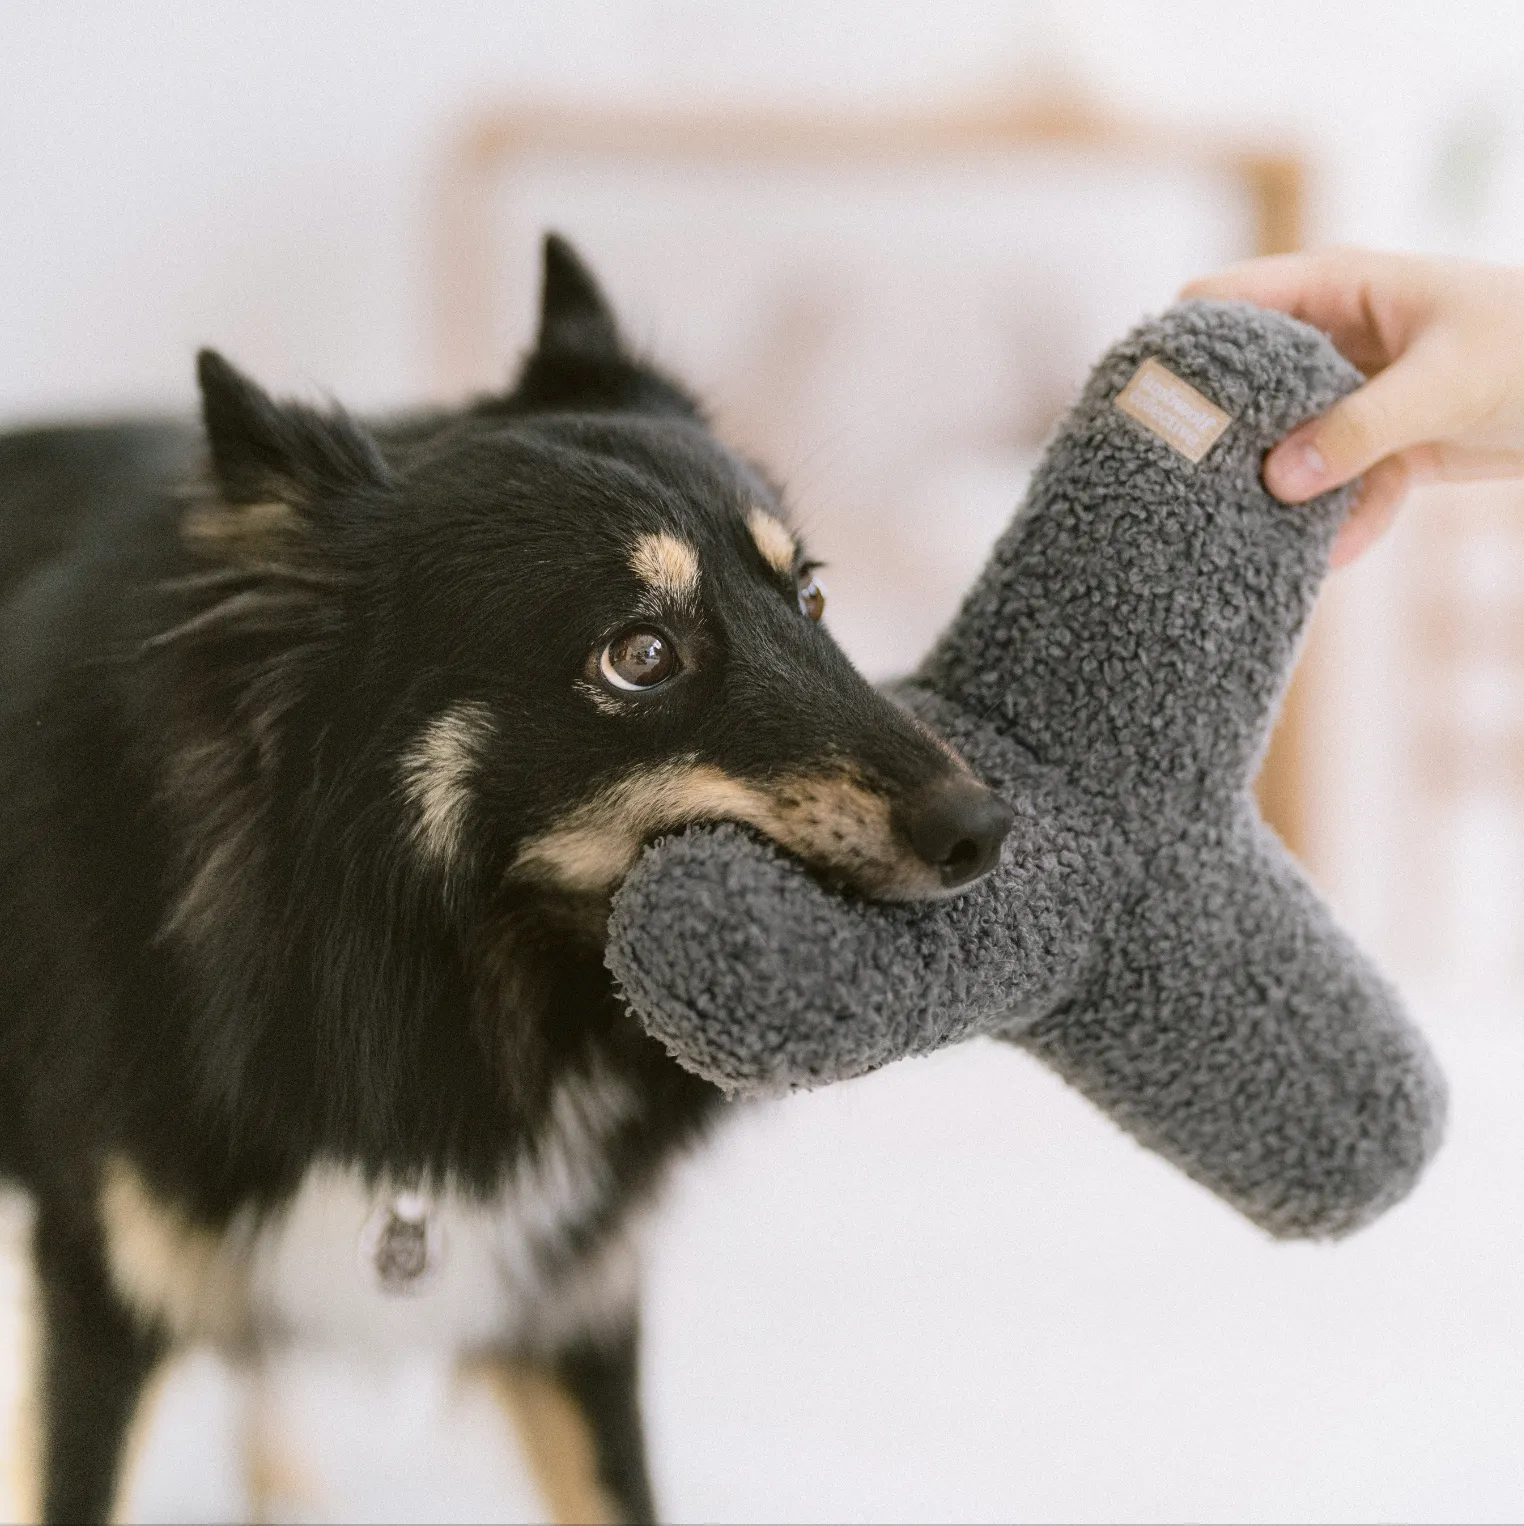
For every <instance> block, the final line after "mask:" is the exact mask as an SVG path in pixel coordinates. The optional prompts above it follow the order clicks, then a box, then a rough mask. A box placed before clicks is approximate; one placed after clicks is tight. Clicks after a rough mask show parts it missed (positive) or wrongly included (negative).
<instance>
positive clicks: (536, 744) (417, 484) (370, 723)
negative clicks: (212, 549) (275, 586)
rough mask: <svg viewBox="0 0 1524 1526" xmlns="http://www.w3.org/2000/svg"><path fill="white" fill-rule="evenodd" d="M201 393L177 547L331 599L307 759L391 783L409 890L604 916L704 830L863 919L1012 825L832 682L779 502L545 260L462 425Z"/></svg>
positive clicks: (884, 710) (239, 392) (913, 735)
mask: <svg viewBox="0 0 1524 1526" xmlns="http://www.w3.org/2000/svg"><path fill="white" fill-rule="evenodd" d="M201 379H202V385H203V393H204V398H205V414H206V422H207V429H208V436H209V439H210V442H211V447H212V454H213V462H214V466H215V474H216V477H217V480H218V482H219V484H220V492H219V496H218V501H217V503H216V505H215V506H214V508H213V509H212V510H211V511H209V512H204V513H203V522H202V523H201V524H200V525H199V527H198V525H197V523H196V521H195V519H194V515H193V516H192V518H191V520H189V521H188V524H189V525H190V526H191V529H192V531H193V534H200V535H202V536H204V537H208V538H210V539H212V540H216V541H219V542H220V543H221V544H222V545H224V546H225V545H228V544H232V545H234V546H235V547H237V548H239V549H238V550H237V553H236V554H237V556H239V557H242V558H243V559H244V560H245V561H246V562H248V563H249V564H250V565H253V564H255V563H258V562H260V561H263V562H266V563H269V564H271V565H279V566H283V567H287V568H288V569H292V570H293V571H294V572H295V573H299V574H300V575H302V576H306V577H308V578H311V579H316V580H318V581H322V580H323V579H328V580H330V581H331V584H332V587H331V589H330V590H329V591H328V592H327V593H326V594H325V595H324V596H323V601H326V607H327V608H328V609H329V611H330V614H329V616H328V617H327V618H328V625H327V626H326V627H325V634H324V635H323V636H322V638H321V639H322V641H323V642H324V643H326V649H327V671H328V672H329V673H330V675H333V676H334V677H335V678H336V680H337V691H336V692H334V693H332V694H331V695H330V703H329V704H328V705H327V706H326V707H325V709H324V721H323V726H324V730H323V732H322V734H321V736H319V735H318V734H317V733H314V735H313V740H312V745H313V746H314V747H319V746H321V747H326V748H328V749H329V751H330V753H331V752H332V750H333V749H334V748H335V747H336V746H338V747H341V748H347V749H348V750H349V751H351V752H352V753H353V754H355V755H356V756H357V757H362V758H363V759H364V760H365V761H366V766H368V767H371V768H372V769H373V770H375V771H378V773H379V776H380V777H382V778H384V779H386V780H387V783H388V785H389V798H390V800H391V801H392V802H393V803H394V804H395V806H396V807H397V809H398V810H399V812H400V817H401V827H400V831H401V834H402V836H403V837H404V839H405V842H406V847H407V851H408V852H409V853H410V854H411V855H412V857H413V859H414V861H415V862H416V863H418V864H419V865H421V866H422V867H423V869H424V871H425V872H427V873H429V874H432V875H437V876H440V877H443V878H444V879H446V880H454V881H462V882H464V881H469V880H471V879H473V878H477V879H493V880H495V881H496V882H497V883H504V882H505V881H506V882H508V883H517V884H520V885H523V886H526V887H531V888H533V887H540V888H545V889H550V890H554V891H558V892H563V893H566V894H569V895H572V896H574V897H585V898H593V899H594V900H604V901H606V898H607V896H608V894H609V893H610V892H611V891H612V890H613V889H614V888H615V887H616V886H617V885H618V883H619V881H620V880H621V879H622V877H623V876H624V874H625V873H626V871H627V870H628V869H629V868H630V866H631V865H632V864H633V863H634V861H635V859H636V857H637V855H638V854H639V852H640V849H641V847H642V845H643V844H645V843H646V842H647V841H649V840H650V839H651V838H653V837H655V836H657V835H659V834H661V833H664V832H669V831H672V830H674V829H677V828H680V827H682V826H683V825H684V824H686V823H689V822H693V821H701V820H702V821H712V820H720V819H727V820H735V821H739V822H743V823H746V824H749V825H750V826H752V827H753V828H755V829H756V830H758V831H760V832H762V833H764V834H766V835H767V836H768V837H770V838H772V839H774V840H775V841H777V842H778V843H779V844H781V845H782V846H783V847H784V848H786V849H788V850H789V851H791V852H792V853H794V854H796V855H797V856H798V857H799V858H800V859H802V860H803V861H804V862H805V863H806V864H807V865H809V866H810V867H811V868H812V869H813V870H815V871H816V872H817V873H818V874H819V875H821V876H822V877H823V878H824V879H826V880H827V881H829V882H830V883H832V884H835V885H838V886H840V887H843V888H846V889H850V890H853V891H856V892H858V893H861V894H864V895H867V896H871V897H874V898H880V899H889V900H907V901H908V900H918V899H925V898H930V897H936V896H942V895H946V894H949V893H951V892H953V891H955V890H957V889H959V888H960V887H962V886H965V885H967V884H969V883H971V882H972V881H973V880H975V879H977V878H978V877H979V876H980V875H982V874H984V873H985V872H987V871H988V870H989V869H990V868H991V867H992V866H993V865H994V863H995V862H996V860H997V858H998V856H999V851H1000V845H1001V842H1002V840H1003V838H1004V836H1005V834H1006V832H1007V830H1008V828H1009V825H1010V822H1011V814H1010V811H1009V809H1008V808H1007V807H1006V806H1005V804H1004V803H1003V802H1001V801H1000V800H999V799H998V798H996V797H995V796H994V795H993V794H991V793H990V791H988V790H987V789H985V788H984V787H983V786H982V785H981V784H979V783H978V781H977V780H976V779H975V778H974V777H973V775H972V774H971V773H970V772H969V770H968V769H967V767H966V766H965V765H964V764H963V763H962V761H961V760H960V759H959V758H958V757H957V756H956V755H955V754H954V753H952V752H951V751H950V750H949V749H948V748H947V747H945V746H944V745H943V744H942V743H941V742H940V741H938V740H937V739H936V738H934V737H933V736H932V735H931V734H930V733H929V732H927V731H926V730H925V729H924V728H923V727H921V726H920V725H919V724H918V723H917V722H916V721H914V720H913V719H912V718H911V717H910V716H908V715H907V714H906V713H905V712H903V711H902V710H900V709H899V708H897V707H896V706H895V705H893V704H892V703H890V702H889V701H888V700H886V699H885V698H884V697H883V696H881V695H880V694H878V693H877V692H876V691H875V690H874V689H873V688H872V687H871V686H870V685H869V684H868V683H867V682H866V681H865V680H864V679H863V678H862V677H861V676H860V675H859V674H858V673H857V672H856V671H855V670H854V669H853V667H852V666H851V664H850V663H849V662H848V661H847V659H846V657H845V656H844V655H843V654H842V652H841V650H840V649H839V648H838V647H837V646H836V644H835V642H834V641H833V640H832V639H831V637H830V635H829V634H828V633H827V631H826V630H825V628H824V627H823V626H822V625H821V623H820V616H821V613H822V610H823V607H824V597H825V596H824V593H823V590H822V588H821V586H820V583H819V581H818V580H817V576H816V570H817V569H816V565H815V564H814V563H812V562H811V561H810V559H809V556H808V554H807V552H806V550H805V548H804V546H803V545H802V543H801V541H800V538H799V535H798V534H797V533H796V531H795V530H793V529H792V528H791V527H790V519H789V515H788V512H787V510H786V508H785V506H784V504H783V503H782V501H781V499H780V494H779V492H778V490H777V489H776V488H775V487H774V486H773V485H772V484H771V483H770V482H769V481H768V480H767V479H766V478H765V476H764V475H763V474H762V473H761V472H760V471H758V470H757V469H755V468H754V467H752V466H751V465H749V464H748V463H747V462H746V461H744V460H742V459H741V458H739V457H738V456H736V455H735V454H733V453H732V452H730V451H729V450H727V449H726V448H725V447H724V446H723V445H722V444H720V443H719V442H718V441H717V440H716V439H715V437H714V436H713V435H712V434H711V433H710V431H709V430H708V429H707V428H706V426H705V423H704V420H703V418H702V415H701V413H700V411H699V409H698V407H697V406H696V405H695V404H694V402H693V401H692V400H691V399H690V398H689V396H688V395H687V394H686V393H685V392H684V391H683V389H682V388H681V387H679V386H678V385H677V384H676V383H674V382H672V381H671V380H669V379H668V378H666V377H665V376H663V375H662V374H661V373H660V372H658V371H656V370H655V369H653V368H651V367H650V366H648V365H646V364H644V363H643V362H642V361H640V360H639V359H638V358H636V357H635V356H633V355H632V353H631V352H630V350H629V349H628V347H627V346H626V345H625V343H624V341H623V340H622V338H621V336H620V334H619V331H618V328H617V325H616V323H615V320H614V318H613V316H612V314H611V312H610V310H609V307H608V305H607V303H606V302H605V300H604V298H603V296H602V294H601V293H600V291H599V290H598V287H597V285H596V284H595V282H594V281H593V279H592V277H591V276H590V275H589V274H588V272H587V271H586V270H585V269H584V268H583V266H582V265H581V263H580V262H579V261H578V259H577V257H576V256H575V255H574V254H573V253H572V251H571V249H570V248H569V247H568V246H567V245H566V244H565V243H564V242H562V241H561V240H559V239H556V238H554V237H553V238H551V239H549V240H547V243H546V249H545V281H544V302H543V309H542V314H541V321H540V332H539V338H538V342H537V344H536V346H535V348H534V350H533V351H532V353H531V354H530V356H529V358H528V360H527V361H526V363H525V365H524V368H523V370H522V373H521V375H520V377H519V379H518V382H517V385H516V386H515V387H514V389H513V390H512V391H511V392H510V393H508V394H507V395H505V396H503V397H499V398H491V399H486V400H483V401H482V402H480V403H479V404H477V405H476V406H475V407H474V408H472V409H470V410H469V411H467V412H465V413H464V414H459V415H454V416H450V417H442V418H434V419H430V420H427V421H415V422H411V423H406V424H402V425H399V426H397V427H395V428H391V429H387V428H385V427H383V428H381V429H378V430H376V431H369V430H367V429H364V428H362V427H361V426H360V425H358V424H357V423H355V422H353V421H351V420H349V419H347V418H345V417H343V416H342V415H332V416H320V415H318V414H316V413H313V412H311V411H310V410H305V409H302V408H298V407H292V406H287V405H277V404H276V403H274V402H272V401H271V400H270V399H269V398H268V397H267V396H266V395H265V394H264V393H263V392H261V391H260V390H259V389H258V388H257V387H255V386H254V385H253V384H252V383H250V382H249V381H247V380H246V379H244V378H243V377H241V376H240V375H238V373H236V372H234V371H233V370H232V368H231V367H229V366H228V365H227V364H226V362H224V361H222V360H221V359H220V358H219V357H216V356H215V355H210V354H208V355H204V356H203V357H202V362H201ZM323 601H318V602H317V603H316V604H315V607H317V608H322V607H324V602H323ZM335 601H337V604H338V605H339V606H340V607H341V609H342V613H341V614H340V615H334V614H333V613H332V610H333V607H334V604H335ZM246 613H251V612H246ZM312 618H314V619H318V618H319V617H318V616H316V615H314V616H313V617H312ZM336 716H339V717H343V719H342V720H336V719H335V717H336ZM388 776H389V777H388Z"/></svg>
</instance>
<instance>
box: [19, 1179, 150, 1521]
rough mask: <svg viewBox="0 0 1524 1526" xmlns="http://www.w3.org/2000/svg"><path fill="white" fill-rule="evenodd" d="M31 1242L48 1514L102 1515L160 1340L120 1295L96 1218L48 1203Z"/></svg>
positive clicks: (68, 1517)
mask: <svg viewBox="0 0 1524 1526" xmlns="http://www.w3.org/2000/svg"><path fill="white" fill-rule="evenodd" d="M32 1243H33V1258H34V1265H35V1268H36V1274H37V1306H38V1314H39V1319H40V1328H39V1331H38V1337H39V1342H40V1351H39V1358H40V1360H39V1364H38V1381H37V1394H36V1400H37V1422H38V1424H39V1426H40V1430H41V1436H40V1438H39V1439H40V1454H41V1455H40V1462H41V1493H42V1519H43V1520H44V1521H45V1522H54V1521H69V1522H88V1521H105V1520H108V1519H109V1518H110V1516H111V1510H112V1505H113V1503H114V1501H115V1497H116V1491H117V1483H118V1476H119V1474H120V1472H121V1463H122V1454H123V1450H124V1441H125V1438H126V1435H127V1432H128V1428H129V1426H130V1424H131V1421H132V1417H133V1413H134V1411H135V1410H136V1408H137V1404H138V1399H139V1396H140V1395H141V1393H142V1390H143V1385H144V1383H145V1382H146V1380H147V1379H148V1377H149V1375H150V1374H151V1373H152V1372H153V1370H154V1368H155V1367H156V1366H157V1365H158V1363H159V1361H160V1359H161V1358H162V1356H163V1354H164V1342H163V1341H162V1340H161V1339H160V1338H159V1337H158V1336H157V1335H155V1334H152V1333H150V1332H148V1331H146V1330H145V1329H144V1328H143V1327H142V1325H140V1324H139V1323H138V1322H137V1321H136V1320H135V1319H134V1318H133V1316H132V1315H131V1314H130V1313H129V1311H128V1310H127V1309H126V1308H125V1307H124V1306H123V1305H122V1302H121V1300H120V1299H119V1298H118V1297H117V1295H116V1292H115V1290H114V1289H113V1288H112V1286H111V1280H110V1276H109V1274H108V1272H107V1270H106V1263H105V1256H104V1252H103V1247H102V1244H101V1239H100V1235H99V1233H98V1231H97V1230H96V1229H95V1228H94V1226H93V1225H92V1226H89V1227H83V1226H80V1225H79V1224H77V1223H70V1222H67V1221H64V1220H63V1219H62V1218H61V1217H60V1216H58V1215H53V1214H50V1213H49V1211H48V1209H47V1207H46V1206H45V1205H44V1206H42V1207H40V1208H39V1210H38V1214H37V1219H36V1224H35V1227H34V1230H33V1242H32Z"/></svg>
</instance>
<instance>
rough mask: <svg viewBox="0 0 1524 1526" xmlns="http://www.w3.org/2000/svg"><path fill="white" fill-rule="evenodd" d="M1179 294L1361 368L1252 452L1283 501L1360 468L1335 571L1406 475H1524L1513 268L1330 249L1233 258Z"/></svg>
mask: <svg viewBox="0 0 1524 1526" xmlns="http://www.w3.org/2000/svg"><path fill="white" fill-rule="evenodd" d="M1181 296H1183V297H1206V298H1212V299H1215V300H1226V301H1242V302H1252V303H1255V304H1256V305H1257V306H1260V307H1271V308H1277V309H1279V310H1280V311H1281V312H1284V313H1290V314H1291V315H1292V316H1293V317H1295V318H1300V319H1301V320H1302V321H1303V322H1304V323H1310V324H1311V325H1312V326H1313V327H1314V328H1319V329H1322V330H1323V331H1324V332H1325V333H1326V334H1327V335H1328V336H1329V338H1330V339H1331V340H1332V341H1333V343H1334V344H1335V345H1336V346H1337V348H1338V349H1339V350H1340V352H1341V353H1342V354H1343V355H1344V356H1345V358H1346V359H1348V360H1349V361H1351V362H1352V363H1353V364H1354V365H1356V366H1358V367H1359V368H1360V369H1361V370H1362V371H1364V372H1365V374H1366V375H1367V376H1368V377H1370V380H1369V381H1368V382H1367V383H1366V384H1365V386H1363V387H1361V388H1360V389H1359V390H1358V391H1356V392H1352V393H1350V395H1349V396H1348V397H1346V398H1344V399H1343V400H1342V401H1341V402H1338V403H1336V404H1334V406H1333V407H1332V408H1330V409H1329V410H1328V412H1327V413H1325V414H1323V415H1322V416H1321V417H1319V418H1316V419H1313V420H1311V421H1310V422H1309V423H1306V424H1304V425H1302V426H1301V428H1299V429H1296V430H1294V431H1293V432H1292V433H1291V434H1290V435H1288V436H1287V437H1286V438H1285V439H1284V440H1282V441H1281V443H1280V444H1279V445H1277V446H1276V447H1275V449H1274V450H1272V451H1271V452H1270V454H1269V455H1268V456H1267V457H1266V458H1265V468H1264V477H1265V485H1266V487H1268V488H1269V489H1270V491H1271V492H1272V493H1274V494H1275V496H1276V497H1277V498H1279V499H1281V500H1282V501H1283V502H1286V503H1303V502H1305V501H1306V500H1307V499H1309V498H1315V497H1317V496H1318V495H1319V494H1320V493H1326V492H1328V491H1329V490H1330V489H1332V488H1335V487H1338V486H1340V484H1342V483H1345V482H1349V481H1351V480H1352V479H1353V478H1355V477H1358V476H1361V475H1362V474H1363V476H1364V481H1363V482H1362V484H1361V487H1360V494H1359V499H1358V501H1357V502H1356V504H1355V507H1354V509H1353V511H1352V512H1351V514H1350V517H1349V519H1348V520H1347V521H1346V523H1345V525H1344V528H1343V529H1342V530H1341V531H1340V534H1339V538H1338V540H1337V541H1336V543H1335V545H1334V548H1333V553H1332V558H1331V559H1332V562H1333V565H1334V566H1335V567H1340V566H1343V565H1345V564H1346V563H1348V562H1351V561H1353V560H1354V559H1355V558H1356V557H1357V556H1359V555H1360V554H1361V553H1362V552H1364V551H1365V550H1367V549H1368V548H1369V547H1370V546H1371V545H1372V543H1373V542H1375V541H1376V540H1377V539H1378V538H1379V537H1380V536H1381V535H1382V534H1383V533H1384V532H1385V531H1386V530H1387V529H1388V528H1389V527H1390V526H1391V523H1392V520H1393V519H1394V518H1395V517H1396V513H1397V508H1398V506H1399V505H1400V503H1401V502H1402V500H1403V498H1404V497H1405V496H1406V494H1407V492H1408V489H1409V488H1410V487H1412V486H1413V485H1414V484H1415V483H1419V482H1434V481H1445V482H1460V481H1474V480H1478V479H1483V478H1500V477H1524V270H1513V269H1510V268H1508V267H1505V266H1499V265H1483V264H1478V263H1476V262H1473V261H1469V260H1452V259H1427V258H1422V257H1419V256H1415V255H1400V254H1380V253H1376V252H1374V251H1369V250H1363V249H1330V250H1327V251H1323V252H1319V253H1316V254H1283V255H1271V256H1269V257H1268V258H1265V259H1258V260H1246V261H1244V262H1243V263H1242V264H1239V265H1232V266H1230V267H1229V268H1228V269H1227V270H1224V271H1222V272H1220V273H1219V274H1217V275H1213V276H1208V277H1206V278H1205V279H1203V280H1199V281H1193V282H1192V283H1191V284H1190V285H1189V286H1187V287H1186V288H1185V290H1184V291H1183V292H1182V293H1181Z"/></svg>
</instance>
